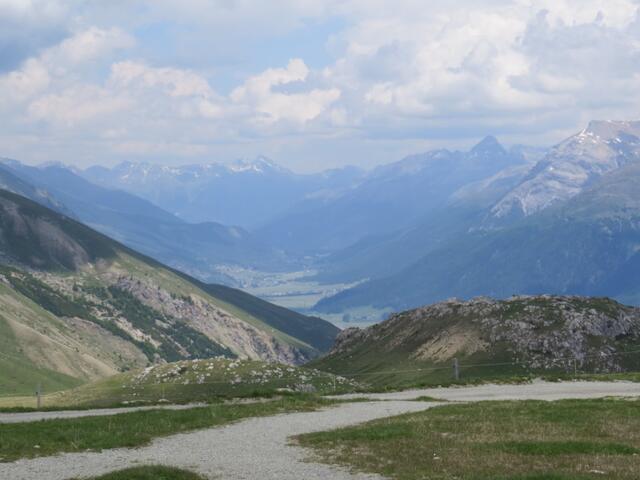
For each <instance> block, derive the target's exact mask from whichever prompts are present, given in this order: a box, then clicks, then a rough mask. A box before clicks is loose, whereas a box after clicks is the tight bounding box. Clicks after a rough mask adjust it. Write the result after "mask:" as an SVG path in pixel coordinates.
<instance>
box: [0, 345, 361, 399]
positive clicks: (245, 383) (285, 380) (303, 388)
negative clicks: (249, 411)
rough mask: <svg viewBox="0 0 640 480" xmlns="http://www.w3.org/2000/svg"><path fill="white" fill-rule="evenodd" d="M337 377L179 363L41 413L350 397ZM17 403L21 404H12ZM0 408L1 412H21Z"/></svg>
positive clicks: (265, 366) (247, 363)
mask: <svg viewBox="0 0 640 480" xmlns="http://www.w3.org/2000/svg"><path fill="white" fill-rule="evenodd" d="M355 387H356V385H355V384H354V383H353V382H351V381H349V380H347V379H345V378H342V377H335V376H333V375H331V374H327V373H324V372H320V371H317V370H314V369H311V368H303V367H292V366H289V365H280V364H275V363H265V362H259V361H252V360H230V359H227V358H222V357H218V358H212V359H207V360H183V361H180V362H175V363H169V364H164V365H156V366H154V367H149V368H146V369H143V370H136V371H132V372H127V373H123V374H119V375H115V376H112V377H109V378H106V379H104V380H99V381H96V382H93V383H89V384H86V385H82V386H80V387H78V388H74V389H71V390H66V391H62V392H57V393H53V394H51V395H48V396H46V397H44V399H43V406H44V407H45V408H56V407H62V408H65V407H81V408H87V407H112V406H119V405H144V404H155V403H187V402H197V401H203V402H208V401H215V400H216V399H224V398H232V397H233V398H236V397H269V396H273V395H279V394H282V393H300V392H302V393H305V392H312V393H316V392H317V393H334V392H338V393H340V392H349V391H353V390H354V388H355ZM17 400H20V399H17ZM21 402H22V400H21V401H20V402H16V404H14V405H11V404H9V403H7V402H5V403H4V404H3V403H1V402H0V407H2V406H4V407H5V408H7V407H11V406H15V407H19V406H26V405H24V404H23V403H21Z"/></svg>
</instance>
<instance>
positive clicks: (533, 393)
mask: <svg viewBox="0 0 640 480" xmlns="http://www.w3.org/2000/svg"><path fill="white" fill-rule="evenodd" d="M422 396H426V397H433V398H437V399H442V400H448V401H459V402H475V401H481V400H561V399H564V398H601V397H605V396H609V397H637V396H640V383H636V382H544V381H541V380H536V381H534V382H531V383H525V384H519V385H516V384H514V385H504V384H501V385H493V384H487V385H477V386H472V387H449V388H425V389H418V390H404V391H401V392H389V393H362V394H360V393H358V394H348V395H340V396H335V397H333V398H342V399H357V398H369V399H372V400H411V399H414V398H419V397H422Z"/></svg>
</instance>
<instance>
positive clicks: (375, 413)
mask: <svg viewBox="0 0 640 480" xmlns="http://www.w3.org/2000/svg"><path fill="white" fill-rule="evenodd" d="M422 395H429V396H434V397H439V398H447V399H450V400H462V401H473V400H497V399H541V400H556V399H559V398H593V397H603V396H610V395H613V396H640V385H638V384H633V383H626V382H616V383H604V382H594V383H587V382H575V383H573V382H572V383H544V382H537V383H534V384H526V385H482V386H477V387H465V388H447V389H426V390H413V391H409V392H397V393H389V394H380V395H366V396H368V397H373V396H375V397H377V398H379V399H381V400H387V401H384V402H380V401H374V402H362V403H350V404H341V405H338V406H335V407H331V408H327V409H324V410H321V411H317V412H306V413H291V414H283V415H277V416H273V417H263V418H253V419H248V420H244V421H242V422H239V423H236V424H232V425H227V426H224V427H220V428H214V429H208V430H201V431H197V432H193V433H186V434H180V435H174V436H171V437H166V438H161V439H158V440H156V441H154V442H153V443H152V444H151V445H149V446H148V447H143V448H139V449H116V450H106V451H104V452H101V453H72V454H64V455H59V456H55V457H46V458H39V459H33V460H21V461H18V462H15V463H10V464H0V478H1V479H5V478H7V479H12V480H32V479H34V478H45V479H47V480H64V479H68V478H73V477H87V476H93V475H99V474H102V473H106V472H109V471H113V470H119V469H122V468H127V467H130V466H135V465H145V464H165V465H172V466H176V467H182V468H186V469H189V470H193V471H196V472H198V473H201V474H202V475H204V476H206V477H208V478H222V479H234V480H236V479H238V480H240V479H255V478H262V479H279V480H294V479H295V480H299V479H309V480H314V479H318V480H319V479H327V478H331V479H338V480H341V479H357V480H363V479H380V477H377V476H371V475H362V474H351V473H349V472H348V471H346V470H344V469H340V468H339V467H334V466H328V465H321V464H316V463H308V462H305V461H304V460H305V458H306V455H307V452H306V451H305V450H304V449H301V448H299V447H296V446H293V445H289V437H291V436H293V435H298V434H301V433H308V432H314V431H322V430H329V429H333V428H338V427H342V426H348V425H354V424H358V423H362V422H366V421H369V420H373V419H376V418H383V417H388V416H392V415H398V414H401V413H407V412H416V411H420V410H424V409H426V408H430V407H433V406H435V405H437V403H425V402H416V401H407V400H406V399H407V398H416V397H418V396H422Z"/></svg>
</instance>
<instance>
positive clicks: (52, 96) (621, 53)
mask: <svg viewBox="0 0 640 480" xmlns="http://www.w3.org/2000/svg"><path fill="white" fill-rule="evenodd" d="M9 3H11V4H12V5H9ZM46 3H47V2H44V3H40V2H36V1H35V0H34V1H33V2H8V1H7V0H0V15H1V14H2V12H11V14H10V16H11V18H12V19H14V20H15V19H19V18H23V19H26V18H29V19H32V20H30V21H29V22H26V25H27V27H26V28H27V30H29V29H31V30H33V31H34V32H36V31H39V30H38V29H39V28H41V27H40V26H39V25H43V27H42V28H41V29H43V31H45V30H46V31H49V30H51V28H52V27H50V25H54V26H55V29H54V30H55V31H56V32H58V34H57V35H58V36H57V37H51V36H48V37H47V38H46V39H44V40H42V41H38V42H37V45H36V44H33V45H30V46H29V48H28V49H26V50H25V52H29V55H28V58H26V59H24V60H23V61H22V63H21V64H19V65H16V66H14V67H13V68H11V70H10V71H7V72H6V73H5V74H0V118H2V120H3V124H4V125H5V131H4V133H3V134H2V135H3V138H5V139H6V138H9V137H8V136H10V135H15V136H16V138H18V136H19V135H25V134H32V135H35V136H38V135H40V136H41V137H42V138H43V140H46V139H47V138H49V139H55V140H56V141H57V142H58V143H59V144H63V143H65V142H66V144H67V145H68V149H69V152H70V153H72V152H73V149H74V144H76V143H81V142H85V143H87V142H89V143H90V142H94V141H95V142H100V147H101V151H104V152H105V153H104V156H105V158H106V157H107V156H109V155H113V156H118V155H129V154H131V155H151V156H155V155H159V152H160V151H161V149H160V150H159V149H158V148H156V147H153V145H156V146H158V145H159V146H165V147H166V148H165V149H164V151H165V152H167V155H176V156H181V155H185V156H194V155H196V156H197V155H203V156H206V155H207V153H208V152H213V151H216V152H218V151H219V150H217V149H218V148H221V147H219V146H220V145H225V146H227V147H228V148H229V151H234V152H235V151H242V149H243V148H249V147H248V146H249V145H251V147H250V148H252V149H253V148H255V149H256V150H261V149H262V150H264V152H265V153H272V152H273V151H277V152H278V153H280V154H281V155H283V156H285V157H286V156H287V155H289V154H288V153H287V150H286V149H287V146H288V145H291V146H292V147H291V152H294V151H295V156H296V157H302V158H304V155H303V154H301V152H302V151H303V148H302V147H301V145H304V144H308V145H309V149H310V150H311V149H312V150H313V151H312V152H311V151H310V152H309V153H310V154H313V155H315V156H317V155H320V153H319V152H318V148H317V145H318V142H320V144H322V142H321V141H320V140H318V138H324V139H327V138H330V139H332V141H336V142H337V140H335V139H338V138H339V139H340V142H339V143H336V145H340V148H344V151H345V152H353V151H363V152H365V154H364V155H363V157H366V159H369V158H373V159H374V160H375V161H380V160H383V159H382V158H380V157H376V155H382V153H381V152H383V153H384V155H390V152H392V151H393V150H394V148H396V149H397V151H398V156H399V155H400V152H404V151H405V150H404V149H405V148H406V145H409V144H410V145H417V144H424V143H425V142H427V141H426V140H424V139H425V138H426V139H432V140H433V141H435V142H437V141H440V142H447V143H454V144H455V142H461V143H468V142H470V141H471V138H473V137H479V136H481V135H483V134H486V133H493V134H497V135H502V136H504V135H509V136H511V137H512V138H516V137H517V138H518V139H522V138H527V136H532V135H535V136H537V138H540V139H542V140H548V141H551V139H555V138H557V136H558V135H559V131H560V130H562V131H564V130H565V129H569V130H571V129H573V128H578V127H579V126H582V124H584V123H585V122H586V121H587V120H589V119H590V118H595V117H618V118H634V117H638V116H640V114H639V113H638V112H639V111H640V97H638V95H637V92H638V91H640V15H639V13H638V8H639V7H640V3H639V2H638V1H637V0H467V1H459V2H450V1H448V0H430V1H429V2H424V1H423V0H399V1H394V2H390V1H388V0H344V1H343V0H329V1H325V2H319V1H312V0H305V1H294V0H274V2H267V3H264V4H262V3H256V2H253V1H250V0H236V1H231V2H228V1H225V0H219V1H205V0H184V1H182V2H180V3H179V4H178V3H175V2H170V1H168V0H156V1H153V2H151V1H144V0H136V1H133V2H125V3H122V2H117V3H110V2H105V3H101V2H88V3H82V5H81V6H77V7H76V8H71V7H69V6H68V4H66V3H64V2H60V3H57V4H56V3H55V2H54V3H51V5H54V6H55V8H54V7H50V8H49V7H47V8H49V10H47V11H46V12H45V6H46V5H45V4H46ZM13 4H15V5H13ZM79 5H80V4H79ZM38 8H40V9H43V13H42V14H41V15H40V14H38V13H37V9H38ZM72 10H73V11H72ZM140 11H144V12H145V15H143V16H141V15H139V12H140ZM134 13H138V14H137V15H135V14H134ZM63 17H64V18H66V24H65V23H64V22H62V21H61V20H60V19H61V18H63ZM332 17H334V18H335V17H340V19H341V22H342V25H343V26H342V27H341V29H340V31H339V32H338V33H335V32H333V33H332V34H331V37H330V38H326V39H325V40H326V43H327V48H328V51H329V52H330V56H331V57H330V59H329V60H327V59H324V60H323V64H322V65H321V66H319V65H318V59H317V56H316V58H306V56H305V49H304V47H303V46H301V45H291V46H290V47H287V46H286V45H284V43H285V42H284V41H280V40H281V39H282V38H284V37H282V36H284V35H286V34H287V32H290V31H294V30H295V31H298V30H300V29H301V28H303V27H304V26H305V25H308V24H313V22H319V21H325V20H327V19H329V18H332ZM14 20H12V22H13V23H14V24H17V23H16V22H17V20H15V21H14ZM309 22H310V23H309ZM157 24H167V25H170V26H171V27H172V28H173V30H172V35H174V36H171V37H169V38H171V41H172V42H173V41H175V42H178V43H179V42H180V39H181V38H182V37H180V35H183V36H188V37H189V42H190V43H188V45H193V44H195V43H197V44H199V45H202V47H201V48H202V50H198V55H200V56H201V57H202V61H201V62H200V64H190V63H188V62H181V57H180V55H179V52H181V51H183V50H180V49H178V50H176V51H173V52H170V51H166V52H165V50H167V48H166V47H167V45H165V44H163V43H162V42H161V41H158V43H154V42H155V41H156V40H154V38H156V37H154V35H149V34H148V33H147V34H140V32H141V31H146V30H145V28H152V27H153V26H154V25H157ZM1 26H2V22H0V27H1ZM45 27H46V28H45ZM59 32H65V33H64V35H62V34H60V33H59ZM176 32H177V33H176ZM10 35H13V36H12V37H11V38H12V39H13V38H14V37H15V38H16V39H17V38H18V37H17V36H16V35H17V34H14V33H11V34H10ZM2 38H3V37H2V33H0V72H1V71H2V58H1V56H2ZM20 38H21V40H20V42H23V43H24V39H25V38H27V37H26V36H24V35H22V36H21V37H20ZM52 38H56V39H57V40H56V42H53V41H52V40H51V39H52ZM273 39H275V41H274V45H275V46H274V47H273V48H274V49H281V50H283V51H285V52H287V48H290V49H291V54H290V55H287V56H286V57H284V58H292V59H291V60H289V61H288V63H286V61H284V62H283V61H282V60H281V58H282V55H280V56H278V58H280V60H275V61H273V63H271V64H269V63H267V64H266V66H265V65H264V63H262V64H261V66H260V68H253V69H252V70H251V71H249V72H247V70H246V69H245V67H244V64H243V58H245V57H250V56H251V55H253V49H254V47H255V46H256V45H259V44H260V43H261V42H270V41H272V40H273ZM10 40H11V39H10ZM11 41H13V40H11ZM11 41H9V42H5V43H6V44H7V45H9V44H11ZM17 41H18V40H15V41H14V44H17V43H16V42H17ZM52 42H53V43H52ZM170 46H173V44H171V45H170ZM209 47H211V48H214V47H215V48H216V49H217V50H225V49H227V48H228V49H229V50H230V51H231V52H233V57H232V60H233V61H234V62H237V64H238V66H237V68H236V65H235V64H231V65H225V66H224V67H225V68H226V69H227V70H229V69H231V70H233V71H237V75H236V76H234V77H233V78H232V79H231V80H229V79H226V80H225V81H224V82H221V81H220V78H219V76H218V73H219V72H218V65H217V64H216V63H215V62H214V63H213V64H208V63H207V58H208V57H207V53H206V51H207V48H209ZM169 50H170V49H169ZM176 52H178V53H176ZM279 53H282V52H279ZM25 54H26V53H25ZM310 57H312V56H311V55H310ZM215 58H217V57H215ZM5 63H7V62H5ZM9 63H10V62H8V63H7V64H9ZM256 63H257V62H254V63H252V65H255V64H256ZM285 63H286V65H285ZM269 65H270V66H269ZM221 85H222V86H221ZM227 92H229V93H227ZM105 132H109V134H108V135H105ZM61 139H64V140H61ZM52 141H53V140H52ZM349 142H351V143H349ZM420 142H422V143H420ZM10 143H11V142H8V141H4V142H0V144H10ZM294 143H295V147H293V145H294ZM427 143H428V142H427ZM34 144H35V145H37V142H35V143H33V142H32V143H29V147H28V148H27V147H25V148H26V149H25V150H24V152H20V151H16V152H0V154H3V153H4V154H13V155H16V156H20V154H21V153H24V154H25V155H27V156H28V155H29V151H30V150H29V149H32V148H34V147H33V145H34ZM45 144H46V142H45V141H43V142H42V145H45ZM347 144H349V145H350V146H349V147H346V145H347ZM356 144H357V147H355V146H354V145H356ZM382 144H384V145H385V148H379V147H378V146H377V145H382ZM393 145H396V147H393ZM454 146H455V145H454ZM44 148H45V147H43V149H44ZM87 148H88V147H87ZM336 148H338V147H336ZM367 149H368V150H367ZM328 151H329V150H328ZM331 151H332V157H335V158H336V162H338V161H340V160H339V155H337V154H336V152H335V151H333V150H331ZM366 152H371V154H370V155H369V154H368V153H366ZM345 154H347V153H345ZM290 155H292V156H293V155H294V154H293V153H291V154H290ZM393 157H394V156H391V157H390V158H385V159H386V160H392V159H393ZM285 160H286V158H285ZM357 160H358V159H353V158H350V161H357ZM365 161H368V160H364V159H363V160H362V162H363V163H364V162H365Z"/></svg>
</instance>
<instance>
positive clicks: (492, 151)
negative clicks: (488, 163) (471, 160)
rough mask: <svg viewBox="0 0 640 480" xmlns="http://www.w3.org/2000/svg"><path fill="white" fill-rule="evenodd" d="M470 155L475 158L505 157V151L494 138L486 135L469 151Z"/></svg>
mask: <svg viewBox="0 0 640 480" xmlns="http://www.w3.org/2000/svg"><path fill="white" fill-rule="evenodd" d="M471 153H472V154H474V155H477V156H487V155H506V154H507V151H506V150H505V149H504V147H503V146H502V145H501V144H500V142H499V141H498V139H497V138H496V137H494V136H493V135H487V136H486V137H484V138H483V139H482V140H481V141H480V142H479V143H478V144H476V146H474V147H473V148H472V149H471Z"/></svg>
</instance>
